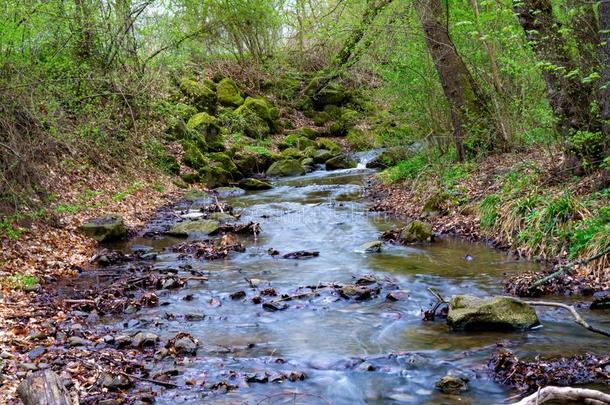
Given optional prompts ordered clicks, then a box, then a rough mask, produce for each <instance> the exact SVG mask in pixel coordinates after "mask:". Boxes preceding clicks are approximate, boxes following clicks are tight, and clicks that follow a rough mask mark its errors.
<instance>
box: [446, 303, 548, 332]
mask: <svg viewBox="0 0 610 405" xmlns="http://www.w3.org/2000/svg"><path fill="white" fill-rule="evenodd" d="M447 324H448V325H449V326H450V327H451V329H453V330H466V331H468V330H486V331H506V330H523V329H529V328H531V327H534V326H537V325H539V324H540V322H539V320H538V316H537V315H536V311H534V308H532V307H531V306H530V305H528V304H526V303H525V302H523V301H521V300H518V299H515V298H512V297H487V298H478V297H474V296H471V295H457V296H455V297H453V298H452V299H451V301H450V302H449V313H448V314H447Z"/></svg>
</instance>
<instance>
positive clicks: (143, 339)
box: [131, 332, 159, 348]
mask: <svg viewBox="0 0 610 405" xmlns="http://www.w3.org/2000/svg"><path fill="white" fill-rule="evenodd" d="M158 341H159V336H157V335H155V334H154V333H151V332H138V333H136V335H135V336H134V337H133V340H132V341H131V345H132V346H133V347H137V348H143V347H150V346H152V347H154V346H155V345H156V344H157V342H158Z"/></svg>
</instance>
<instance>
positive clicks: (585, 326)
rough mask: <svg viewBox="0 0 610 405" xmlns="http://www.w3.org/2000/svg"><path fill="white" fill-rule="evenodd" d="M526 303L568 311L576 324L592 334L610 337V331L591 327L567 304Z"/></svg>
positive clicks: (527, 302)
mask: <svg viewBox="0 0 610 405" xmlns="http://www.w3.org/2000/svg"><path fill="white" fill-rule="evenodd" d="M525 303H526V304H529V305H532V306H545V307H557V308H563V309H566V310H568V311H570V313H571V314H572V316H573V317H574V322H576V323H577V324H579V325H580V326H582V327H583V328H585V329H588V330H590V331H591V332H595V333H599V334H600V335H604V336H608V337H610V332H609V331H606V330H603V329H599V328H596V327H595V326H591V325H589V323H588V322H587V321H585V320H584V319H583V318H582V316H580V314H579V313H578V312H576V309H575V308H574V307H573V306H572V305H566V304H561V303H559V302H549V301H525Z"/></svg>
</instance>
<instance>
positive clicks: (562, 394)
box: [513, 387, 610, 405]
mask: <svg viewBox="0 0 610 405" xmlns="http://www.w3.org/2000/svg"><path fill="white" fill-rule="evenodd" d="M547 401H562V402H564V401H574V402H584V403H586V404H595V405H605V404H610V395H608V394H604V393H603V392H601V391H597V390H590V389H585V388H572V387H544V388H541V389H539V390H538V391H537V392H535V393H533V394H532V395H530V396H527V397H525V398H523V399H522V400H521V401H519V402H516V403H514V404H513V405H538V404H542V403H543V402H547Z"/></svg>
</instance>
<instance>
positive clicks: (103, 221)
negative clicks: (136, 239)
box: [78, 214, 127, 242]
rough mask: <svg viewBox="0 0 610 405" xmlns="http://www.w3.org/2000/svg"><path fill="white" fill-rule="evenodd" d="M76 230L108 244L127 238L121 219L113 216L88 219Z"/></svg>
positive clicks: (118, 216)
mask: <svg viewBox="0 0 610 405" xmlns="http://www.w3.org/2000/svg"><path fill="white" fill-rule="evenodd" d="M78 229H79V231H80V232H81V233H83V234H85V235H87V236H89V237H91V238H93V239H95V240H96V241H98V242H109V241H113V240H119V239H123V238H125V237H127V228H126V227H125V223H124V222H123V218H122V217H121V216H120V215H115V214H110V215H105V216H103V217H97V218H92V219H89V220H88V221H86V222H85V223H84V224H82V225H81V226H80V227H79V228H78Z"/></svg>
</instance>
